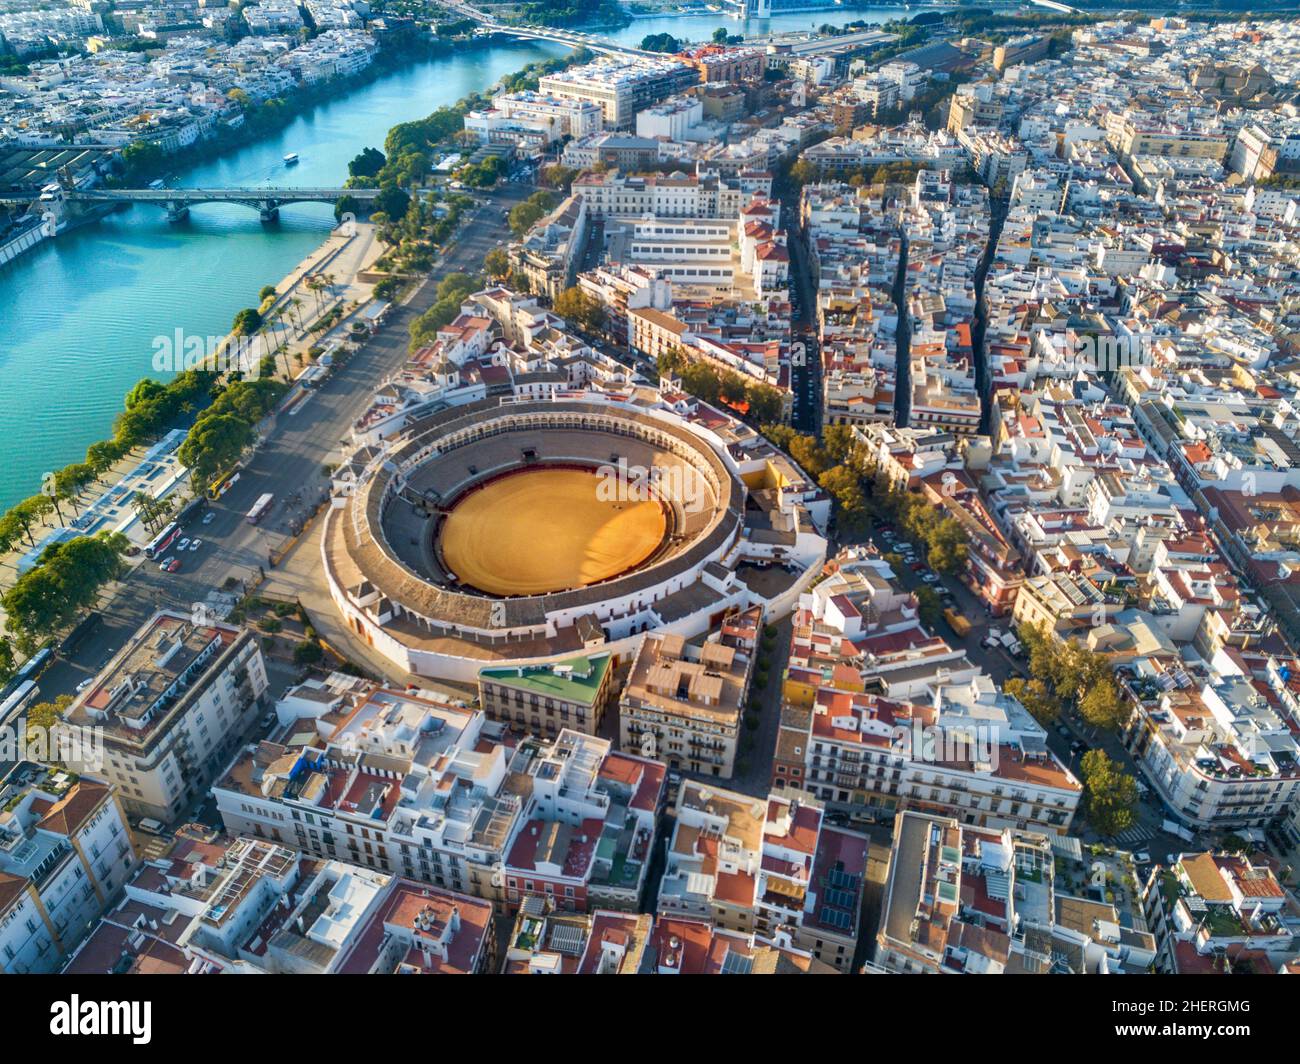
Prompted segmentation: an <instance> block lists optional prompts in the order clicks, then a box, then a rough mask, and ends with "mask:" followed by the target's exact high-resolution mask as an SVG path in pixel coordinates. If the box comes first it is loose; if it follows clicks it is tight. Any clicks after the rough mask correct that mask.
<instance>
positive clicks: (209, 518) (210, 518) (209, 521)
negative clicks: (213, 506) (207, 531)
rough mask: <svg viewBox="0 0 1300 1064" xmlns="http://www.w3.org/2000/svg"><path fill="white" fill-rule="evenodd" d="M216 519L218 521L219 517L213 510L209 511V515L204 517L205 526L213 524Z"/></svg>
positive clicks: (206, 514)
mask: <svg viewBox="0 0 1300 1064" xmlns="http://www.w3.org/2000/svg"><path fill="white" fill-rule="evenodd" d="M216 519H217V515H216V514H215V513H214V512H213V511H212V510H209V511H208V512H207V513H205V514H204V515H203V523H204V524H205V525H210V524H212V522H213V521H215V520H216Z"/></svg>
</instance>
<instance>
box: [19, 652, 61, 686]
mask: <svg viewBox="0 0 1300 1064" xmlns="http://www.w3.org/2000/svg"><path fill="white" fill-rule="evenodd" d="M52 657H54V651H53V650H51V649H50V648H49V647H41V649H40V650H38V651H37V652H36V653H35V654H33V655H32V656H31V657H30V658H28V659H27V660H26V661H24V662H23V663H22V665H21V666H19V668H18V671H17V672H15V673H14V681H16V682H18V683H22V682H23V681H24V680H34V679H36V677H38V676H40V674H41V672H42V671H44V669H45V666H46V665H47V664H48V663H49V661H50V659H51V658H52Z"/></svg>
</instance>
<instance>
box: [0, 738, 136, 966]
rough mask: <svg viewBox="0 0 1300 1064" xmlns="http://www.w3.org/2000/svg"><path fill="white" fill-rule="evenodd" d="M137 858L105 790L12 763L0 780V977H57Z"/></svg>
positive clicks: (64, 773) (62, 773) (61, 772)
mask: <svg viewBox="0 0 1300 1064" xmlns="http://www.w3.org/2000/svg"><path fill="white" fill-rule="evenodd" d="M137 860H138V855H137V853H136V851H135V848H134V845H133V843H132V840H131V832H130V829H129V828H128V826H127V820H126V813H125V812H124V811H123V809H122V806H121V804H120V803H119V802H118V800H117V797H116V796H115V795H114V793H113V791H112V789H111V788H109V787H107V786H106V785H105V784H103V783H101V782H99V781H97V780H92V779H90V778H88V777H81V778H79V777H77V776H76V775H75V774H74V773H72V772H70V771H68V770H66V769H62V768H50V767H47V766H45V765H38V764H34V763H33V762H30V761H19V762H18V763H17V764H15V765H14V766H13V767H12V768H11V769H10V770H9V772H8V774H7V775H6V776H5V777H4V778H3V780H0V973H4V974H11V975H12V974H49V973H51V972H56V971H58V970H59V968H60V966H61V965H62V964H63V961H64V958H65V957H66V956H67V955H68V953H69V951H71V950H72V949H73V948H74V947H75V946H76V945H77V944H78V942H79V941H80V940H81V938H82V936H83V935H84V934H85V933H86V928H87V927H88V926H89V925H91V924H93V923H94V921H95V920H96V919H97V918H98V917H99V914H100V913H101V912H102V911H103V910H104V908H105V906H107V905H109V904H110V903H111V902H112V901H113V900H114V898H115V896H116V895H117V894H118V893H119V892H120V890H121V889H122V884H123V883H124V882H125V881H126V879H127V878H128V876H129V874H130V871H131V869H132V868H133V867H134V866H135V864H136V862H137Z"/></svg>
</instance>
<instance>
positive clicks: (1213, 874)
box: [1142, 852, 1300, 975]
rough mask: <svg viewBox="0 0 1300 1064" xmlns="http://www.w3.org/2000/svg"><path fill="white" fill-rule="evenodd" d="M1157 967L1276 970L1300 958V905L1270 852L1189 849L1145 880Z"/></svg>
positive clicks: (1183, 971) (1208, 971)
mask: <svg viewBox="0 0 1300 1064" xmlns="http://www.w3.org/2000/svg"><path fill="white" fill-rule="evenodd" d="M1142 905H1143V909H1144V910H1145V913H1146V918H1147V922H1148V924H1149V925H1150V928H1151V931H1152V933H1153V934H1154V935H1155V937H1156V940H1157V942H1158V957H1157V967H1158V968H1159V970H1160V971H1162V972H1166V973H1170V974H1178V975H1220V974H1222V975H1228V974H1240V975H1271V974H1275V973H1277V972H1280V971H1284V970H1288V969H1289V970H1292V971H1293V970H1294V966H1295V965H1296V962H1297V960H1300V904H1298V903H1297V901H1296V899H1295V897H1294V896H1293V895H1291V894H1290V893H1288V891H1287V890H1286V889H1285V888H1284V887H1283V886H1282V884H1281V883H1279V882H1278V878H1277V875H1276V874H1275V872H1274V871H1273V869H1272V868H1271V867H1270V865H1269V864H1268V863H1266V862H1265V861H1264V860H1263V859H1261V858H1258V857H1251V856H1247V855H1244V854H1230V853H1213V852H1202V853H1182V854H1178V855H1176V856H1175V858H1174V860H1173V863H1172V864H1170V865H1166V864H1163V863H1158V864H1157V865H1156V866H1155V867H1154V868H1152V869H1151V872H1150V874H1149V875H1148V877H1147V880H1146V882H1145V883H1143V885H1142Z"/></svg>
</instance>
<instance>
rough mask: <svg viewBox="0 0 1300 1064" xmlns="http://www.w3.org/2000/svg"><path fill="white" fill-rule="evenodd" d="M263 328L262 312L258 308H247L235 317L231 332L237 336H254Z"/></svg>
mask: <svg viewBox="0 0 1300 1064" xmlns="http://www.w3.org/2000/svg"><path fill="white" fill-rule="evenodd" d="M261 327H262V312H261V311H260V310H258V309H257V308H256V307H245V308H244V309H243V310H241V311H240V312H239V313H238V314H236V315H235V320H234V322H233V323H232V324H231V326H230V331H231V332H233V333H234V334H235V335H236V336H252V335H253V334H254V333H256V332H257V330H258V329H260V328H261Z"/></svg>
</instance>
